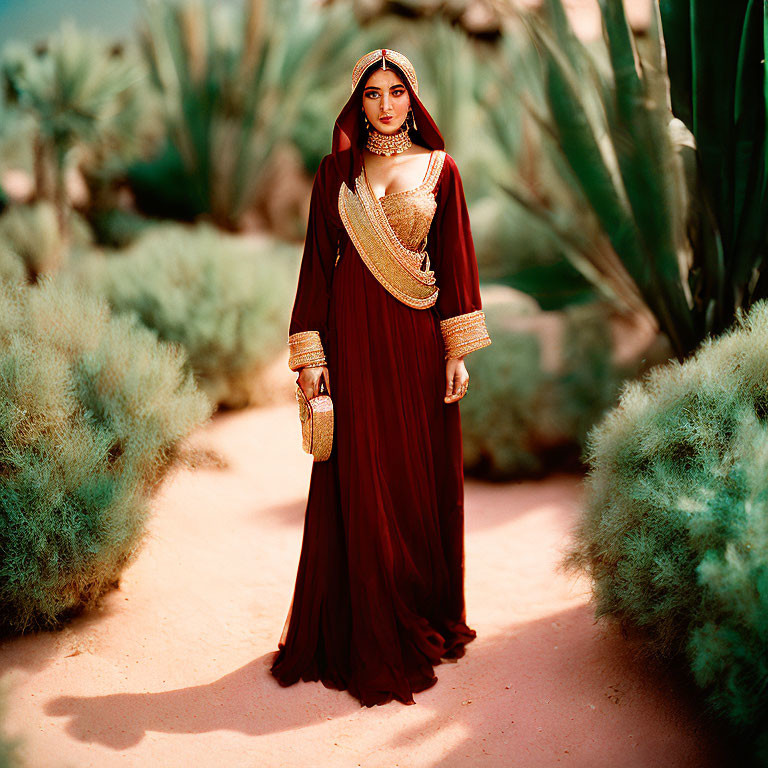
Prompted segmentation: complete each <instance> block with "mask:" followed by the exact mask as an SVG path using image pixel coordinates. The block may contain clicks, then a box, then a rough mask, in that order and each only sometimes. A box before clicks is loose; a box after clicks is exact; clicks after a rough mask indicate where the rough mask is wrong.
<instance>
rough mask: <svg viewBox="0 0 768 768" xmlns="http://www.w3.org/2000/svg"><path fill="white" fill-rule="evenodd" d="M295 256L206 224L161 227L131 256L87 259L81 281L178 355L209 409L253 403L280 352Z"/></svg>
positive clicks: (276, 246) (132, 250)
mask: <svg viewBox="0 0 768 768" xmlns="http://www.w3.org/2000/svg"><path fill="white" fill-rule="evenodd" d="M298 256H299V251H298V249H297V248H296V247H294V246H287V245H284V244H279V243H278V242H277V241H274V240H263V241H260V240H254V239H252V238H242V237H235V236H232V235H225V234H222V233H221V232H219V231H217V230H215V229H213V228H212V227H208V226H199V227H196V228H194V229H187V228H184V227H181V226H166V227H158V228H156V229H153V230H151V231H150V232H148V233H147V234H146V235H144V236H143V237H141V238H140V239H139V240H138V241H137V242H136V243H135V244H134V245H133V246H132V247H131V248H129V249H128V250H127V251H125V252H122V253H121V254H118V255H113V256H110V257H108V258H100V259H92V260H90V261H89V263H88V264H87V267H86V268H85V269H84V270H82V271H81V272H80V273H79V274H78V273H77V271H76V272H75V273H73V274H74V275H75V277H76V278H77V279H80V280H82V281H83V282H84V283H85V284H87V285H89V286H90V289H91V290H92V291H94V292H97V293H99V294H101V295H103V296H105V297H106V299H107V300H108V301H109V303H110V305H111V306H112V307H113V309H114V311H116V312H118V313H124V312H130V313H134V314H135V315H137V316H138V318H139V320H140V321H141V322H142V323H143V324H144V325H145V326H147V327H148V328H150V329H152V330H153V331H155V332H156V333H157V335H158V336H159V337H160V338H161V339H163V340H165V341H169V342H173V343H177V344H180V345H182V346H183V347H184V349H185V351H186V353H187V357H188V361H189V367H190V368H191V370H192V371H193V372H194V374H195V377H196V378H197V380H198V383H199V384H200V386H201V388H202V389H203V390H204V391H205V392H206V393H207V395H208V396H209V397H210V399H211V400H212V401H213V402H214V403H218V404H221V405H224V406H227V407H242V406H244V405H247V404H248V403H249V402H252V401H253V400H254V399H256V400H257V399H258V392H257V391H255V389H256V385H257V383H258V374H259V372H260V370H261V369H262V368H263V367H264V365H265V364H267V363H269V362H271V360H273V359H274V357H275V356H276V354H277V353H278V352H279V351H280V350H281V349H285V339H286V328H287V326H288V320H289V315H290V308H291V296H292V290H293V288H294V286H295V273H296V269H297V264H298Z"/></svg>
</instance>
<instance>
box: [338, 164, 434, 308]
mask: <svg viewBox="0 0 768 768" xmlns="http://www.w3.org/2000/svg"><path fill="white" fill-rule="evenodd" d="M439 154H440V155H442V153H439ZM439 160H442V157H439ZM435 166H437V171H438V175H439V169H440V168H441V167H442V162H437V163H434V164H433V163H430V168H429V169H428V171H427V177H426V179H425V180H424V182H422V184H420V185H419V188H420V187H422V186H426V185H427V184H428V182H429V183H431V185H432V186H434V181H435V180H436V177H435V170H434V167H435ZM364 174H365V171H364V170H363V171H362V172H361V173H360V175H359V176H358V177H357V179H355V192H352V190H351V189H349V187H347V185H346V183H344V182H342V184H341V189H340V190H339V215H340V216H341V220H342V222H343V223H344V228H345V229H346V230H347V234H348V235H349V239H350V240H351V241H352V244H353V245H354V246H355V248H356V249H357V251H358V253H359V254H360V258H361V259H362V260H363V263H364V264H365V265H366V266H367V267H368V269H369V270H370V272H371V274H372V275H373V276H374V277H375V278H376V279H377V280H378V281H379V283H381V285H382V286H383V287H384V288H385V289H386V290H387V291H389V293H391V294H392V295H393V296H394V297H395V298H396V299H398V300H399V301H402V302H403V304H406V305H407V306H409V307H413V308H414V309H429V307H431V306H433V305H434V303H435V302H436V301H437V291H438V288H437V285H436V284H435V273H434V272H433V271H432V270H430V269H429V257H428V256H427V253H426V251H412V250H411V249H409V248H406V247H405V246H404V245H403V244H402V242H401V241H400V239H399V238H398V237H397V234H396V233H395V231H394V229H392V225H391V224H390V223H389V219H387V216H386V214H385V213H384V209H383V207H382V205H381V201H380V200H379V199H378V198H377V197H376V195H375V194H374V193H373V190H372V189H371V187H370V184H368V182H367V180H366V179H365V176H364ZM422 265H423V267H424V268H422Z"/></svg>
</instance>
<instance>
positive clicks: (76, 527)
mask: <svg viewBox="0 0 768 768" xmlns="http://www.w3.org/2000/svg"><path fill="white" fill-rule="evenodd" d="M0 342H1V343H0V371H2V375H0V552H2V558H0V627H2V628H3V629H4V630H6V631H15V632H24V631H27V630H33V629H45V628H52V627H55V626H56V625H58V624H60V623H61V622H62V621H63V620H65V619H66V617H68V616H70V615H72V614H73V613H75V612H78V611H81V610H82V609H84V608H87V607H90V606H92V605H93V604H94V603H95V602H96V600H97V599H98V598H99V596H100V595H101V594H102V593H103V592H104V591H105V590H107V589H108V588H109V587H110V586H113V585H114V584H116V583H117V581H118V580H119V578H120V574H121V572H122V570H123V569H124V568H125V566H126V565H127V564H128V563H129V562H131V561H132V559H133V558H134V557H135V556H136V554H137V553H138V551H139V548H140V545H141V542H142V537H143V535H144V532H145V523H146V519H147V515H148V507H149V500H150V497H151V494H152V493H153V491H154V490H155V489H156V488H157V486H158V483H160V481H161V480H162V479H163V477H164V476H165V475H166V473H167V472H168V471H169V470H170V469H171V467H173V466H174V464H175V463H176V462H177V460H178V458H179V446H180V441H181V440H182V439H183V438H184V437H186V435H187V434H188V433H189V432H190V431H191V430H192V429H193V428H194V427H195V426H197V425H199V424H200V423H201V422H203V421H204V420H205V419H206V418H207V417H208V416H209V415H210V411H211V407H210V404H209V402H208V400H207V399H206V398H205V396H204V395H203V393H202V392H200V391H199V390H198V389H197V388H196V386H195V383H194V380H193V379H192V377H191V376H189V375H188V373H186V372H185V370H184V358H183V354H182V353H181V352H180V351H179V350H177V349H173V348H172V347H171V346H169V345H164V344H159V343H158V342H157V339H156V337H155V335H154V334H152V333H151V332H150V331H148V330H147V329H145V328H143V327H141V326H140V325H138V324H136V323H135V321H134V320H133V319H132V318H129V317H121V318H112V317H111V316H110V313H109V309H108V307H107V305H106V303H105V302H103V301H100V300H97V299H95V298H93V297H90V296H87V295H85V294H83V293H81V292H80V291H77V290H75V289H73V288H65V287H62V286H59V285H56V283H55V282H53V280H52V279H50V278H47V279H44V280H43V281H42V282H41V283H40V284H39V285H38V286H30V287H25V286H12V285H9V284H7V283H2V284H0Z"/></svg>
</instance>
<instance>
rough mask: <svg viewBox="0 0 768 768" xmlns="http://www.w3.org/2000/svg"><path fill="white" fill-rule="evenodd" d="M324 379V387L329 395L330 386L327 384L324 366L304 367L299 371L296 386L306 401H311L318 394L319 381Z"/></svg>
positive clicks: (326, 369)
mask: <svg viewBox="0 0 768 768" xmlns="http://www.w3.org/2000/svg"><path fill="white" fill-rule="evenodd" d="M323 377H325V387H326V389H327V390H328V394H329V395H330V394H331V386H330V384H329V383H328V367H327V366H325V365H314V366H304V368H302V369H301V370H300V371H299V379H298V384H299V386H300V387H301V391H302V392H303V393H304V395H305V396H306V398H307V400H311V399H312V398H313V397H314V396H315V395H317V394H319V392H320V379H322V378H323Z"/></svg>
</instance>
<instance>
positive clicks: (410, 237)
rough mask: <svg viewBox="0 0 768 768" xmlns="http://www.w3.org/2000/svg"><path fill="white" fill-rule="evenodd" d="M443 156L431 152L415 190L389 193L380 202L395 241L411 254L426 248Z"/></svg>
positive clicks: (435, 204) (437, 152)
mask: <svg viewBox="0 0 768 768" xmlns="http://www.w3.org/2000/svg"><path fill="white" fill-rule="evenodd" d="M444 157H445V153H444V152H441V151H436V152H433V153H432V154H431V156H430V158H429V164H428V166H427V172H426V174H425V175H424V180H423V181H422V182H421V184H419V186H418V187H414V188H413V189H406V190H403V191H401V192H390V193H389V194H388V195H384V197H380V198H379V203H380V204H381V208H382V210H383V211H384V215H385V216H386V217H387V221H389V224H390V226H391V227H392V229H393V230H394V232H395V234H396V235H397V239H398V240H399V241H400V242H401V243H402V244H403V245H404V246H405V247H406V248H410V249H411V250H413V251H423V250H424V249H425V248H426V237H427V233H428V232H429V228H430V226H431V225H432V219H433V218H434V215H435V210H436V209H437V203H436V202H435V195H434V188H435V185H436V184H437V180H438V178H439V177H440V171H441V170H442V167H443V159H444Z"/></svg>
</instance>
